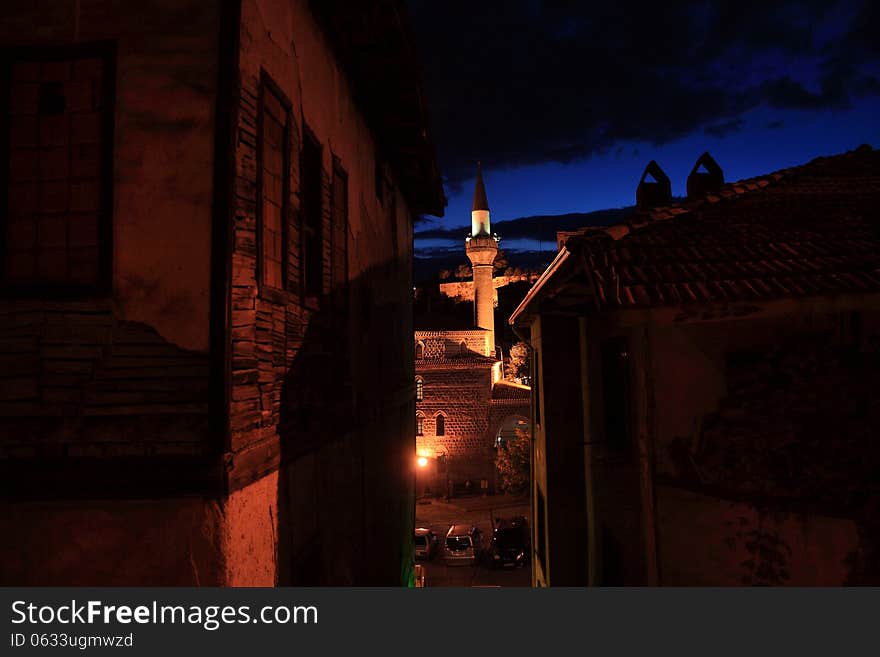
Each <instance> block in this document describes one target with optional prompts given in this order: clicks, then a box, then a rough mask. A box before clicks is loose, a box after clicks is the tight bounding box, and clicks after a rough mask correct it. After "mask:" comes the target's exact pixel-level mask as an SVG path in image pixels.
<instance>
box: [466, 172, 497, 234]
mask: <svg viewBox="0 0 880 657" xmlns="http://www.w3.org/2000/svg"><path fill="white" fill-rule="evenodd" d="M491 234H492V233H491V232H490V231H489V201H488V200H487V199H486V185H485V184H484V183H483V167H482V166H480V163H479V162H477V182H476V184H475V185H474V207H473V208H472V209H471V237H476V236H477V235H491Z"/></svg>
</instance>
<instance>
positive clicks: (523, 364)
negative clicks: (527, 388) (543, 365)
mask: <svg viewBox="0 0 880 657" xmlns="http://www.w3.org/2000/svg"><path fill="white" fill-rule="evenodd" d="M529 367H530V365H529V347H528V345H527V344H526V343H525V342H517V343H516V344H514V345H513V346H512V347H511V348H510V360H509V362H508V364H507V371H506V373H505V377H506V378H507V379H508V380H510V381H517V380H520V379H522V378H524V377H527V376H528V375H529Z"/></svg>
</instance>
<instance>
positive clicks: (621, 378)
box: [602, 338, 630, 450]
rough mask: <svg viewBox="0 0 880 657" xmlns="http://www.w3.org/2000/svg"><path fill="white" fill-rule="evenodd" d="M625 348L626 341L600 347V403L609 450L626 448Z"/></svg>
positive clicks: (627, 367)
mask: <svg viewBox="0 0 880 657" xmlns="http://www.w3.org/2000/svg"><path fill="white" fill-rule="evenodd" d="M629 388H630V386H629V347H628V345H627V341H626V338H614V339H611V340H606V341H605V342H603V343H602V400H603V409H604V414H603V417H604V423H605V440H606V442H607V444H608V446H609V447H613V448H615V449H621V450H625V449H626V448H627V446H628V445H629V422H630V420H629V412H630V390H629Z"/></svg>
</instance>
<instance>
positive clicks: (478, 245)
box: [465, 162, 498, 357]
mask: <svg viewBox="0 0 880 657" xmlns="http://www.w3.org/2000/svg"><path fill="white" fill-rule="evenodd" d="M465 251H466V252H467V257H468V259H469V260H470V261H471V266H472V268H473V272H474V321H475V323H476V325H477V326H478V327H480V328H482V329H486V331H487V333H486V351H485V355H486V356H493V357H494V356H495V287H494V285H493V283H492V270H493V269H494V266H493V263H494V262H495V257H496V256H497V255H498V241H497V239H496V238H495V237H494V236H493V235H492V233H491V231H490V227H489V202H488V201H487V200H486V186H485V185H484V184H483V170H482V167H481V166H480V163H479V162H478V163H477V182H476V185H475V186H474V208H473V210H472V211H471V234H470V235H469V236H468V238H467V240H466V241H465Z"/></svg>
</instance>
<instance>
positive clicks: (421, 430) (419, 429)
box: [416, 412, 425, 436]
mask: <svg viewBox="0 0 880 657" xmlns="http://www.w3.org/2000/svg"><path fill="white" fill-rule="evenodd" d="M416 435H417V436H424V435H425V414H424V413H421V412H418V413H416Z"/></svg>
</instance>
